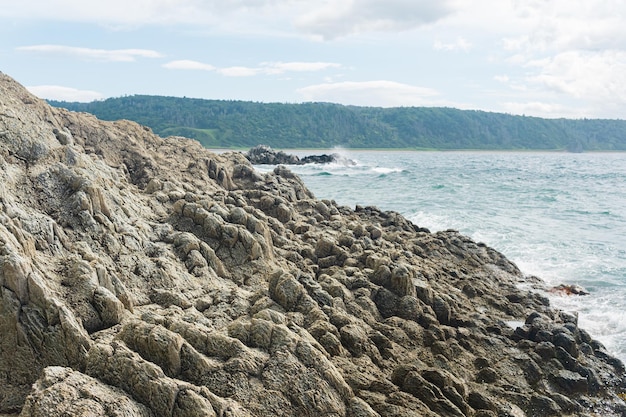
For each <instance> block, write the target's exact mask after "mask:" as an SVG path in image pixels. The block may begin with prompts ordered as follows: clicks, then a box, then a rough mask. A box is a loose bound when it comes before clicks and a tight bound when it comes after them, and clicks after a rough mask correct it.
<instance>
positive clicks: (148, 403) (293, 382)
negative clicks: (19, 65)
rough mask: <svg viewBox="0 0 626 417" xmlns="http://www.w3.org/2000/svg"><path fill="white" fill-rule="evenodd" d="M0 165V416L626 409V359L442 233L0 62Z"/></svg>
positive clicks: (479, 250) (469, 245)
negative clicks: (108, 111) (35, 92)
mask: <svg viewBox="0 0 626 417" xmlns="http://www.w3.org/2000/svg"><path fill="white" fill-rule="evenodd" d="M0 177H1V178H0V334H2V338H0V414H2V413H4V414H19V413H21V415H23V416H33V417H34V416H44V415H45V416H57V415H58V416H62V415H63V416H65V415H78V416H83V415H84V416H88V415H89V416H92V415H108V416H122V415H123V416H275V415H283V416H318V415H326V416H347V417H352V416H354V417H356V416H437V415H440V416H523V415H527V416H544V415H555V416H560V415H572V416H579V415H580V416H583V415H603V416H611V415H624V414H625V413H626V404H624V402H623V401H622V399H621V398H620V395H621V396H623V393H624V392H625V390H626V384H625V380H624V366H623V365H622V363H621V362H620V361H618V360H616V359H615V358H613V357H612V356H611V355H609V354H608V353H607V351H606V350H605V349H604V347H603V346H602V345H601V344H600V343H599V342H597V341H595V340H593V339H592V338H591V337H590V336H589V334H588V333H587V332H585V331H584V330H583V329H580V328H579V327H578V325H577V321H576V317H574V316H572V315H570V314H566V313H564V312H560V311H557V310H554V309H553V308H551V307H550V306H549V303H548V301H547V299H546V298H545V297H544V296H542V295H541V293H539V292H537V291H530V290H527V289H523V288H526V286H522V285H521V284H524V283H526V284H532V285H538V283H537V282H536V281H535V280H534V279H531V278H528V277H525V276H524V275H523V274H522V273H521V272H520V271H519V270H518V269H517V267H516V266H515V265H513V264H512V263H511V262H509V261H508V260H507V259H506V258H505V257H504V256H502V255H501V254H500V253H498V252H496V251H494V250H493V249H491V248H488V247H486V246H485V245H482V244H480V243H475V242H473V241H471V240H470V239H468V238H466V237H464V236H462V235H460V234H458V233H457V232H455V231H445V232H439V233H430V232H428V231H427V230H424V229H420V228H419V227H417V226H415V225H413V224H411V223H410V222H408V221H407V220H405V219H404V218H403V217H401V216H400V215H398V214H396V213H392V212H382V211H380V210H378V209H376V208H372V207H356V208H355V209H354V210H352V209H349V208H347V207H341V206H337V204H335V203H334V202H333V201H319V200H316V199H314V197H313V195H312V194H311V193H310V192H309V191H308V190H307V189H306V188H305V187H304V185H303V184H302V182H301V181H300V179H299V178H297V177H296V176H295V175H293V174H292V173H291V172H290V171H288V170H287V169H285V168H284V167H278V168H276V170H275V171H274V172H273V173H270V174H264V175H261V174H259V173H257V172H256V171H254V169H253V168H252V166H251V165H250V163H249V161H248V160H247V159H246V158H245V157H244V156H243V155H242V154H240V153H227V154H222V155H217V154H213V153H211V152H209V151H208V150H205V149H203V148H202V147H201V146H200V145H199V144H198V143H197V142H194V141H190V140H187V139H183V138H167V139H162V138H159V137H156V136H155V135H153V134H152V133H151V132H150V131H149V130H148V129H146V128H143V127H141V126H139V125H137V124H134V123H131V122H128V121H118V122H114V123H109V122H102V121H99V120H97V119H96V118H94V117H93V116H90V115H88V114H79V113H71V112H67V111H64V110H61V109H53V108H51V107H49V106H47V105H46V104H45V102H42V101H41V100H39V99H37V98H35V97H33V96H32V95H30V94H29V93H28V92H27V91H26V90H25V89H24V88H23V87H21V86H20V85H19V84H17V83H16V82H15V81H13V80H12V79H10V78H9V77H7V76H5V75H3V74H0ZM512 321H519V322H520V324H521V323H524V324H521V325H520V326H519V327H516V328H512V327H511V326H509V324H507V323H511V322H512ZM594 413H595V414H594Z"/></svg>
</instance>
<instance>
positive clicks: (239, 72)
mask: <svg viewBox="0 0 626 417" xmlns="http://www.w3.org/2000/svg"><path fill="white" fill-rule="evenodd" d="M217 72H219V73H220V74H222V75H223V76H225V77H252V76H254V75H257V74H258V73H259V72H260V71H259V69H258V68H250V67H227V68H220V69H218V70H217Z"/></svg>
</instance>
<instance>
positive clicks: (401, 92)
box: [297, 80, 439, 107]
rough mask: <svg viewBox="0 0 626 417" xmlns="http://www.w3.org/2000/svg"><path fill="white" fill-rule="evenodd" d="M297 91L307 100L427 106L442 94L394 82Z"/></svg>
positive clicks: (319, 86)
mask: <svg viewBox="0 0 626 417" xmlns="http://www.w3.org/2000/svg"><path fill="white" fill-rule="evenodd" d="M297 92H298V93H299V94H300V95H301V96H302V97H303V98H304V100H306V101H327V102H333V103H341V104H351V105H360V106H375V107H399V106H425V105H431V104H433V103H434V102H435V97H437V96H438V95H439V93H438V92H437V91H436V90H433V89H431V88H424V87H416V86H413V85H408V84H402V83H397V82H394V81H387V80H379V81H365V82H355V81H345V82H337V83H327V84H317V85H311V86H308V87H304V88H300V89H298V90H297Z"/></svg>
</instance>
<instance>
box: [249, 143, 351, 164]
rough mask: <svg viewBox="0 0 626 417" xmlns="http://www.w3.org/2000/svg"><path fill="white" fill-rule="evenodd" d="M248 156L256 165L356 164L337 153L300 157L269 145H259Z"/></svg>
mask: <svg viewBox="0 0 626 417" xmlns="http://www.w3.org/2000/svg"><path fill="white" fill-rule="evenodd" d="M245 155H246V158H248V160H249V161H250V163H252V164H255V165H305V164H328V163H331V162H337V163H342V164H344V165H355V164H356V162H355V161H352V160H350V159H347V158H343V157H341V155H339V154H337V153H332V154H321V155H308V156H305V157H302V158H300V157H299V156H297V155H292V154H287V153H285V152H283V151H275V150H274V149H272V148H270V147H269V146H267V145H257V146H255V147H254V148H252V149H250V150H249V151H248V152H246V154H245Z"/></svg>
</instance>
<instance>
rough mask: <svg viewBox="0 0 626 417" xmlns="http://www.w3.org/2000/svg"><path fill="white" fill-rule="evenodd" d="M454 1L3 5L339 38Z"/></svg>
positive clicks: (431, 12)
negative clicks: (296, 31)
mask: <svg viewBox="0 0 626 417" xmlns="http://www.w3.org/2000/svg"><path fill="white" fill-rule="evenodd" d="M449 2H450V0H439V1H436V2H435V1H431V0H320V1H315V2H312V1H309V0H289V1H285V0H229V1H223V0H178V1H172V0H143V1H134V2H133V1H127V0H108V1H107V2H87V1H79V0H20V1H3V2H2V3H3V4H2V5H1V7H0V17H5V18H18V19H19V18H27V19H37V20H49V21H50V20H59V21H65V22H87V23H97V24H101V25H108V26H119V27H122V28H124V27H126V28H128V27H137V26H142V25H177V24H182V25H198V26H203V27H205V28H206V27H211V28H212V29H213V30H215V29H218V30H222V31H230V30H231V29H232V28H236V30H237V31H245V30H246V28H247V29H248V30H249V32H248V33H250V32H254V31H255V30H257V29H258V28H259V27H261V28H264V29H265V30H269V28H270V27H272V28H273V29H274V30H277V29H278V28H281V29H282V31H283V32H285V31H292V30H293V29H294V28H295V29H298V30H301V31H303V32H305V33H308V34H312V35H316V36H320V37H323V38H325V39H334V38H338V37H341V36H346V35H351V34H356V33H363V32H370V31H381V30H382V31H397V30H407V29H412V28H416V27H420V26H422V25H425V24H429V23H432V22H435V21H437V20H438V19H440V18H442V17H444V16H446V15H448V14H450V13H451V7H449V5H448V3H449Z"/></svg>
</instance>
